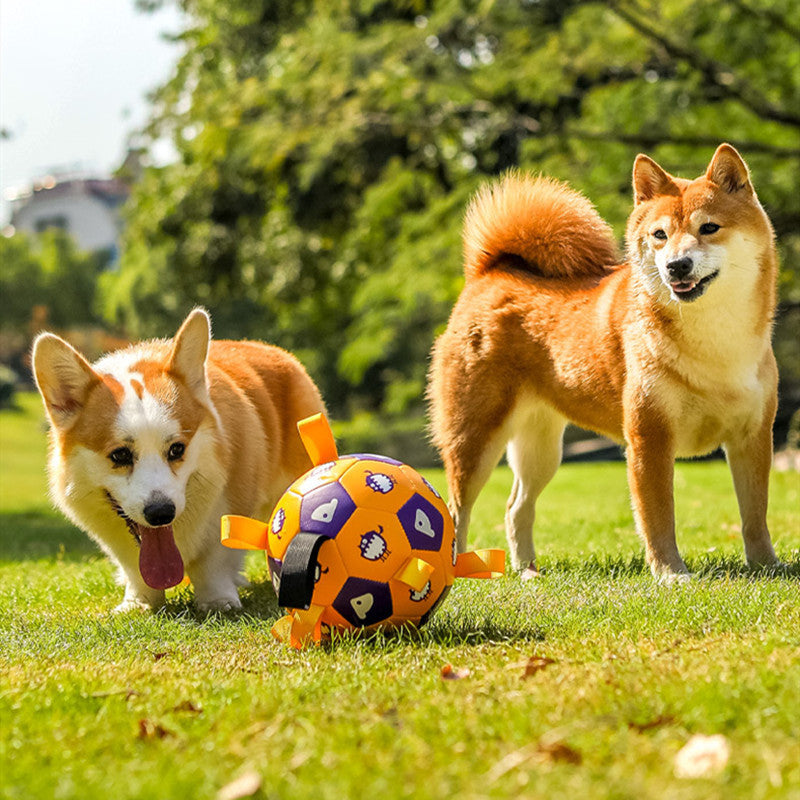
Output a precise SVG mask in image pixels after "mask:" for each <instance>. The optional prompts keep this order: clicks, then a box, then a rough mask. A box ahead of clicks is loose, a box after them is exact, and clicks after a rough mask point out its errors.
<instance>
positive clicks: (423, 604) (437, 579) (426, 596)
mask: <svg viewBox="0 0 800 800" xmlns="http://www.w3.org/2000/svg"><path fill="white" fill-rule="evenodd" d="M425 555H428V554H425ZM430 555H432V556H435V557H436V559H437V561H438V553H432V554H430ZM420 557H421V556H420ZM429 563H431V565H432V566H436V567H437V568H436V569H435V570H434V572H433V573H432V574H431V576H430V578H429V579H428V582H427V583H426V584H425V586H423V587H422V588H421V589H419V590H416V589H412V588H411V587H410V586H408V585H406V584H405V583H402V582H401V581H390V583H389V589H390V591H391V593H392V606H393V608H394V613H395V615H396V616H398V617H404V618H408V619H416V620H419V619H420V618H421V617H422V616H424V615H425V614H426V613H427V612H428V611H430V609H431V608H432V607H433V605H434V603H436V601H437V600H438V599H439V597H440V596H441V594H442V592H444V591H446V589H447V585H446V578H445V574H444V571H443V570H442V568H441V566H440V564H434V563H433V558H431V559H429Z"/></svg>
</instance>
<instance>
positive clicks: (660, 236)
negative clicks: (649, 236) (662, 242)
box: [653, 228, 667, 239]
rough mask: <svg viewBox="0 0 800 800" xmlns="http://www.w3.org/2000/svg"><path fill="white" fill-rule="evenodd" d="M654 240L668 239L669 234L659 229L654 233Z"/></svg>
mask: <svg viewBox="0 0 800 800" xmlns="http://www.w3.org/2000/svg"><path fill="white" fill-rule="evenodd" d="M653 238H654V239H666V238H667V232H666V231H665V230H662V229H661V228H659V229H658V230H655V231H653Z"/></svg>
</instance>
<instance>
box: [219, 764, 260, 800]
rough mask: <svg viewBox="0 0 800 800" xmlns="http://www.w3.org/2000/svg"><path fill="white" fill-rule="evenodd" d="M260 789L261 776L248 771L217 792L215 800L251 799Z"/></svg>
mask: <svg viewBox="0 0 800 800" xmlns="http://www.w3.org/2000/svg"><path fill="white" fill-rule="evenodd" d="M260 788H261V776H260V775H259V774H258V773H257V772H256V771H255V770H254V769H252V770H249V771H247V772H245V773H244V774H242V775H240V776H239V777H238V778H236V779H234V780H232V781H231V782H230V783H228V784H226V785H225V786H223V787H222V788H221V789H220V790H219V791H218V792H217V800H240V798H242V797H252V796H253V795H254V794H255V793H256V792H257V791H258V790H259V789H260Z"/></svg>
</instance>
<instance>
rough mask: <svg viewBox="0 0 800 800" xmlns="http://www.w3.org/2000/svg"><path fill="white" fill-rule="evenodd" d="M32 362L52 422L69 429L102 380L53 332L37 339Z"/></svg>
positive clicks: (37, 383)
mask: <svg viewBox="0 0 800 800" xmlns="http://www.w3.org/2000/svg"><path fill="white" fill-rule="evenodd" d="M31 360H32V362H33V374H34V377H35V378H36V385H37V386H38V387H39V392H40V394H41V395H42V399H43V400H44V404H45V407H46V408H47V413H48V416H49V417H50V420H51V421H52V423H53V425H56V426H58V427H60V428H64V427H69V425H70V424H71V423H72V422H73V421H74V420H75V417H76V416H77V414H78V413H79V412H80V410H81V409H82V408H83V406H84V403H85V402H86V397H87V395H88V394H89V389H90V388H91V387H92V386H93V385H94V384H95V383H98V382H99V381H100V377H99V376H98V375H97V373H96V372H95V371H94V370H93V369H92V368H91V366H90V364H89V362H88V361H87V360H86V359H85V358H84V357H83V356H82V355H81V354H80V353H79V352H78V351H77V350H75V349H74V348H73V347H72V346H71V345H69V344H68V343H67V342H65V341H64V340H63V339H61V338H60V337H58V336H55V335H54V334H52V333H42V334H40V335H39V336H37V337H36V341H35V342H34V343H33V355H32V359H31Z"/></svg>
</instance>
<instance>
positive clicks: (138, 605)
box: [111, 598, 161, 614]
mask: <svg viewBox="0 0 800 800" xmlns="http://www.w3.org/2000/svg"><path fill="white" fill-rule="evenodd" d="M160 607H161V604H157V605H152V604H151V603H148V602H147V600H141V599H139V598H133V599H130V598H129V599H126V600H123V601H122V602H121V603H120V604H119V605H118V606H116V607H115V608H114V609H113V610H112V612H111V613H112V614H130V613H131V612H134V611H135V612H137V613H139V614H141V613H144V612H150V611H157V610H158V609H159V608H160Z"/></svg>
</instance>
